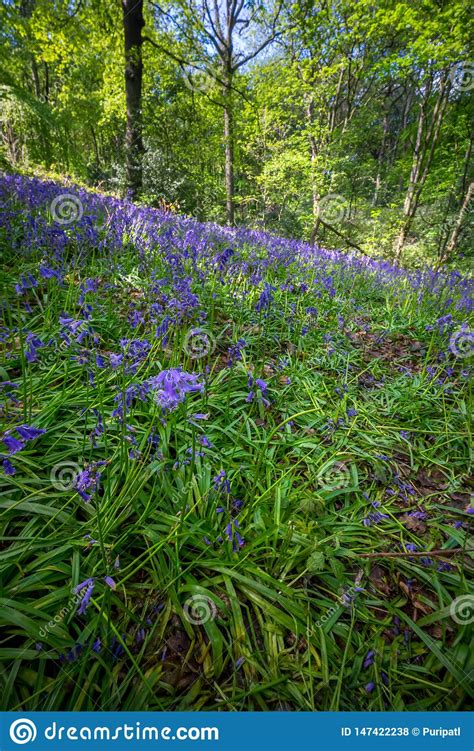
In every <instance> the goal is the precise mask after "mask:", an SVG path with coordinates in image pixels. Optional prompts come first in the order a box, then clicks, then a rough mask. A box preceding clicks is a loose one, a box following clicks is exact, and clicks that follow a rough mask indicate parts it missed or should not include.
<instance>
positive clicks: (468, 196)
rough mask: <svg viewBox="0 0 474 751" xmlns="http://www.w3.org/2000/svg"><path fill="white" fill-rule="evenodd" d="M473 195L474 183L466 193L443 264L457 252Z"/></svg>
mask: <svg viewBox="0 0 474 751" xmlns="http://www.w3.org/2000/svg"><path fill="white" fill-rule="evenodd" d="M473 195H474V182H473V183H470V185H469V187H468V189H467V191H466V195H465V196H464V200H463V202H462V205H461V208H460V210H459V214H458V218H457V220H456V224H455V225H454V227H453V231H452V233H451V237H450V238H449V240H448V244H447V245H446V250H445V251H444V254H443V257H442V258H441V262H443V261H446V260H447V259H448V258H449V257H450V256H451V255H452V254H453V253H454V251H455V250H456V246H457V244H458V240H459V235H460V233H461V229H462V226H463V224H464V218H465V216H466V214H467V212H468V210H469V204H470V202H471V199H472V197H473Z"/></svg>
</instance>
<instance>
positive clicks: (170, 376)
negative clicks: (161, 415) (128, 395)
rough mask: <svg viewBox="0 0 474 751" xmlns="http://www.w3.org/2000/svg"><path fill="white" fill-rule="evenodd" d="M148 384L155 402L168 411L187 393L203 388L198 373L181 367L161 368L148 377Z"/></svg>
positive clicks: (200, 390)
mask: <svg viewBox="0 0 474 751" xmlns="http://www.w3.org/2000/svg"><path fill="white" fill-rule="evenodd" d="M148 384H149V385H150V386H151V388H152V390H153V391H154V396H155V400H156V401H157V403H158V404H159V405H160V406H161V407H162V408H163V410H165V411H168V412H171V411H172V410H174V409H176V407H177V406H178V405H179V404H180V403H181V402H184V400H185V398H186V395H187V394H191V393H195V392H197V391H199V392H202V391H203V390H204V384H203V383H202V382H201V381H199V376H198V375H196V374H195V373H186V372H185V371H183V370H181V368H170V369H169V370H162V371H161V373H159V374H158V375H157V376H154V377H153V378H150V379H149V380H148Z"/></svg>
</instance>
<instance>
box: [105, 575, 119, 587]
mask: <svg viewBox="0 0 474 751" xmlns="http://www.w3.org/2000/svg"><path fill="white" fill-rule="evenodd" d="M104 581H105V583H106V584H107V586H108V587H110V589H115V587H116V586H117V585H116V584H115V582H114V580H113V579H112V577H111V576H104Z"/></svg>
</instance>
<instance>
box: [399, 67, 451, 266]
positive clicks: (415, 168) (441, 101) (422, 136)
mask: <svg viewBox="0 0 474 751" xmlns="http://www.w3.org/2000/svg"><path fill="white" fill-rule="evenodd" d="M432 88H433V79H430V80H429V82H428V84H427V88H426V93H425V95H424V97H423V101H422V103H421V107H420V116H419V119H418V129H417V134H416V142H415V149H414V152H413V161H412V168H411V174H410V181H409V184H408V190H407V194H406V197H405V202H404V204H403V223H402V226H401V229H400V233H399V235H398V238H397V242H396V246H395V260H396V261H399V260H400V258H401V255H402V251H403V247H404V245H405V241H406V239H407V236H408V233H409V231H410V227H411V225H412V222H413V218H414V216H415V213H416V210H417V207H418V204H419V201H420V196H421V192H422V190H423V186H424V184H425V182H426V178H427V177H428V172H429V169H430V166H431V162H432V160H433V155H434V151H435V148H436V144H437V142H438V138H439V134H440V129H441V123H442V120H443V115H444V111H445V109H446V104H447V101H448V94H449V78H448V77H447V75H445V76H444V77H443V79H442V81H441V83H440V87H439V94H438V97H437V100H436V103H435V105H434V108H433V112H432V115H431V119H430V122H429V123H428V125H426V121H427V111H428V107H429V100H430V96H431V92H432Z"/></svg>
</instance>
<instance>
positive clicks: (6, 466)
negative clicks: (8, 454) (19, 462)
mask: <svg viewBox="0 0 474 751" xmlns="http://www.w3.org/2000/svg"><path fill="white" fill-rule="evenodd" d="M2 464H3V470H4V472H5V474H6V475H14V474H16V469H15V467H14V466H13V464H12V463H11V462H10V461H9V460H8V459H3V461H2Z"/></svg>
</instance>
